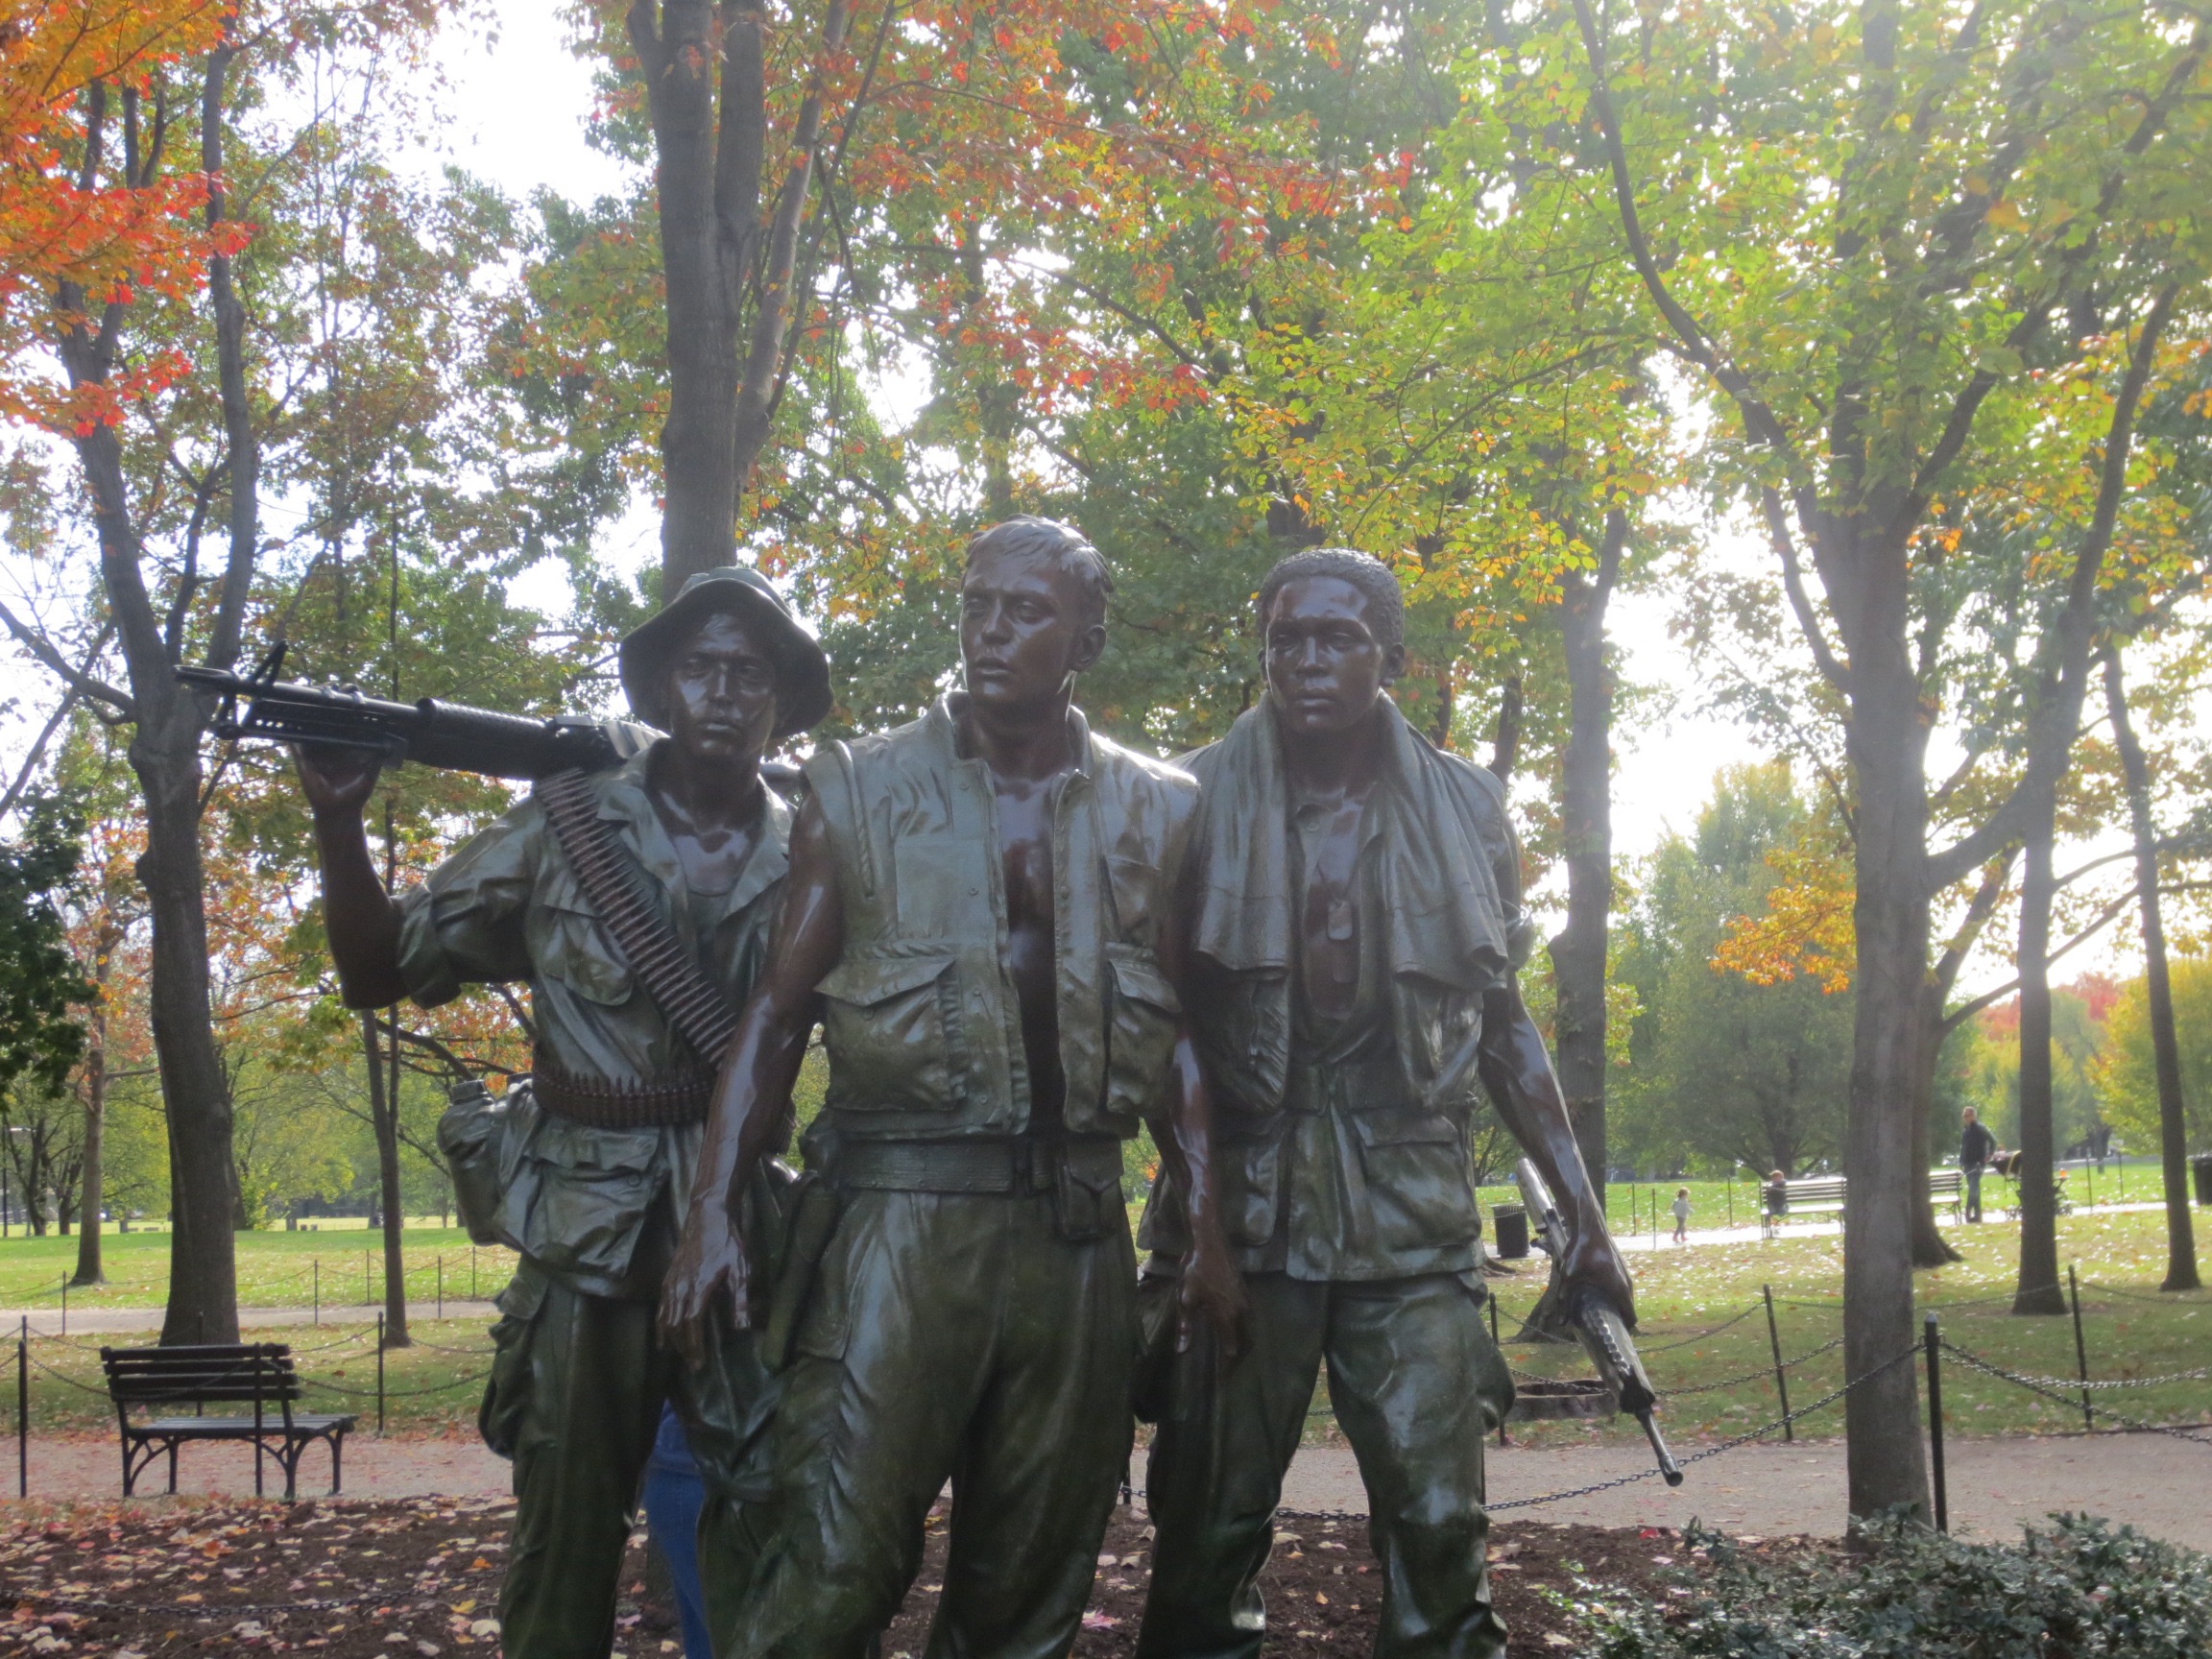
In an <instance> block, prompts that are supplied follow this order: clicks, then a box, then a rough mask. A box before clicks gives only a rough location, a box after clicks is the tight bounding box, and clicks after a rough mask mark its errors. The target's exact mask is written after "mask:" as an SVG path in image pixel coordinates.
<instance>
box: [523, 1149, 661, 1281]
mask: <svg viewBox="0 0 2212 1659" xmlns="http://www.w3.org/2000/svg"><path fill="white" fill-rule="evenodd" d="M660 1150H661V1132H660V1131H659V1130H656V1129H644V1130H632V1129H619V1130H618V1129H592V1128H588V1127H585V1126H583V1125H580V1124H574V1123H570V1122H567V1121H566V1120H565V1119H563V1118H553V1117H546V1118H542V1119H541V1121H540V1123H539V1128H538V1132H537V1134H535V1135H534V1136H532V1137H531V1142H530V1145H529V1147H528V1149H527V1150H525V1151H524V1152H523V1154H522V1156H521V1158H520V1160H519V1161H518V1165H519V1167H518V1168H517V1185H518V1186H520V1187H522V1188H523V1190H526V1191H527V1192H528V1193H529V1195H530V1208H529V1214H528V1215H527V1216H526V1217H525V1219H524V1221H523V1225H522V1238H521V1243H522V1246H523V1248H524V1249H525V1250H527V1251H528V1253H529V1254H530V1255H532V1256H534V1257H536V1258H537V1259H538V1260H539V1261H540V1262H543V1263H544V1264H545V1265H546V1266H548V1267H551V1268H553V1269H554V1270H555V1271H557V1272H565V1273H578V1274H583V1275H587V1276H589V1277H592V1278H600V1279H620V1278H621V1277H622V1276H623V1275H624V1274H626V1273H628V1272H629V1271H630V1262H631V1258H632V1256H633V1255H634V1254H635V1253H636V1251H637V1238H638V1235H639V1234H640V1233H641V1232H643V1230H644V1226H645V1214H646V1212H647V1211H648V1210H650V1209H651V1208H652V1206H653V1203H654V1200H655V1199H656V1198H658V1197H659V1196H660V1194H661V1188H662V1187H663V1186H664V1185H665V1184H666V1182H667V1173H666V1171H665V1169H664V1167H663V1166H662V1164H661V1157H660Z"/></svg>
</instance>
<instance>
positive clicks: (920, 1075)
mask: <svg viewBox="0 0 2212 1659" xmlns="http://www.w3.org/2000/svg"><path fill="white" fill-rule="evenodd" d="M955 962H956V959H955V958H954V957H953V956H951V955H950V954H949V953H948V954H941V955H929V956H888V957H884V956H878V957H859V958H854V959H851V960H847V961H844V962H840V963H839V964H838V965H837V966H836V967H835V968H833V969H831V970H830V971H829V976H828V977H827V978H825V979H824V980H823V981H822V983H821V986H820V990H821V992H822V996H823V998H824V999H825V1006H824V1011H823V1026H824V1033H823V1034H824V1040H825V1043H826V1045H827V1046H828V1047H829V1052H830V1053H831V1054H832V1055H833V1056H835V1058H834V1059H833V1060H832V1061H831V1063H830V1076H829V1084H830V1089H831V1091H832V1093H833V1094H834V1096H835V1098H834V1101H833V1104H835V1105H836V1106H837V1107H838V1109H839V1110H841V1111H849V1112H867V1111H905V1112H917V1111H919V1112H944V1111H950V1109H951V1108H952V1107H954V1106H955V1105H957V1104H958V1103H959V1100H960V1098H961V1095H962V1094H963V1093H964V1091H965V1088H966V1082H967V1070H968V1068H967V1058H966V1054H965V1052H964V1051H963V1048H962V1045H961V1041H960V975H959V974H958V973H957V972H955Z"/></svg>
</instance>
